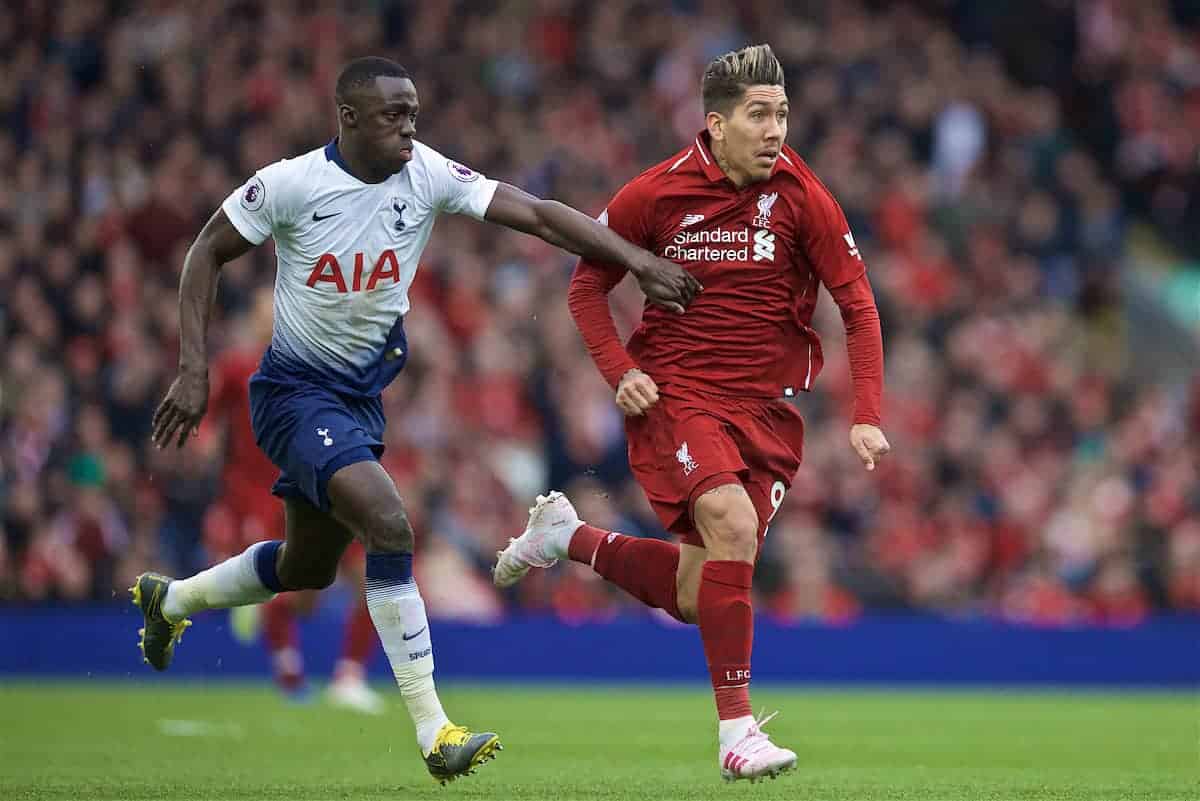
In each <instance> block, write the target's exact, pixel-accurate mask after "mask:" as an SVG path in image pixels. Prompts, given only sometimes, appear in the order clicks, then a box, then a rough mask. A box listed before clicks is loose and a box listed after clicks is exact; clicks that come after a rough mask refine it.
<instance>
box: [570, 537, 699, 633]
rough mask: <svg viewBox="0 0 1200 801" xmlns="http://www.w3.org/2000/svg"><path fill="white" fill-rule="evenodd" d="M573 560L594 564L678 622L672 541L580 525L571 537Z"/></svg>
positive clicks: (676, 548) (676, 562)
mask: <svg viewBox="0 0 1200 801" xmlns="http://www.w3.org/2000/svg"><path fill="white" fill-rule="evenodd" d="M568 555H569V556H570V558H571V560H572V561H577V562H582V564H584V565H593V566H594V567H595V571H596V573H599V574H600V576H601V577H604V578H605V579H606V580H608V582H612V583H613V584H616V585H617V586H619V588H620V589H623V590H625V592H629V594H630V595H631V596H634V597H635V598H637V600H638V601H641V602H642V603H644V604H646V606H648V607H653V608H655V609H662V610H665V612H666V613H667V614H668V615H671V616H672V618H674V619H676V620H678V621H679V622H686V621H685V620H684V619H683V615H680V614H679V604H678V601H677V596H676V573H677V572H678V570H679V546H677V544H676V543H673V542H664V541H662V540H648V538H643V537H630V536H626V535H624V534H616V532H613V531H605V530H604V529H598V528H595V526H594V525H587V524H583V525H581V526H580V528H578V529H576V530H575V535H574V536H572V537H571V542H570V546H569V547H568Z"/></svg>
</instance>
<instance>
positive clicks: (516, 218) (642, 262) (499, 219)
mask: <svg viewBox="0 0 1200 801" xmlns="http://www.w3.org/2000/svg"><path fill="white" fill-rule="evenodd" d="M484 219H486V220H488V221H489V222H494V223H498V224H500V225H503V226H506V227H508V228H512V229H513V230H515V231H521V232H523V233H526V234H533V235H534V236H536V237H540V238H541V239H544V240H545V241H546V242H549V243H550V244H552V245H555V246H557V247H560V248H563V249H564V250H568V251H570V252H571V253H575V254H578V255H580V256H582V257H584V258H585V259H590V260H593V261H598V262H607V263H609V264H616V265H618V266H620V267H623V268H624V269H626V270H628V271H629V272H631V273H633V276H634V277H635V278H636V279H637V282H638V285H639V286H641V288H642V292H643V293H645V295H646V298H647V300H649V301H650V302H651V303H654V304H655V305H658V306H662V307H663V308H666V309H670V310H671V311H673V312H675V313H676V314H683V310H684V307H686V306H687V305H688V304H689V303H690V302H691V301H692V298H693V297H695V295H696V293H698V292H700V291H701V290H703V287H702V286H701V285H700V282H699V281H697V280H696V279H695V277H694V276H692V275H691V274H690V273H688V272H687V271H686V270H684V269H683V268H682V267H680V266H679V265H678V264H676V263H675V262H673V261H668V260H667V259H660V258H659V257H658V256H655V255H654V254H653V253H650V252H649V251H647V250H643V249H642V248H640V247H638V246H637V245H634V244H632V243H630V242H628V241H626V240H625V239H622V238H621V237H620V236H618V235H617V234H616V233H615V232H613V231H612V230H611V229H609V228H608V226H606V225H602V224H601V223H598V222H596V221H595V220H593V219H592V218H591V217H588V216H587V215H586V214H584V213H582V212H580V211H577V210H576V209H573V208H571V207H570V206H567V205H565V204H563V203H559V202H558V201H556V200H543V199H541V198H538V197H534V196H533V195H531V194H529V193H528V192H526V191H524V190H523V189H519V188H517V187H515V186H512V185H511V184H505V183H501V184H500V185H499V186H498V187H497V188H496V194H495V196H494V197H493V198H492V202H491V205H489V206H488V210H487V214H486V215H485V216H484Z"/></svg>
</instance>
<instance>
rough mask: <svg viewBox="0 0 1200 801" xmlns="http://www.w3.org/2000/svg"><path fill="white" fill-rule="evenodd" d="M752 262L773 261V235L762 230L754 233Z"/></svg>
mask: <svg viewBox="0 0 1200 801" xmlns="http://www.w3.org/2000/svg"><path fill="white" fill-rule="evenodd" d="M754 260H755V261H770V262H773V261H775V234H773V233H771V232H770V231H767V230H765V229H762V228H759V229H758V230H757V231H755V232H754Z"/></svg>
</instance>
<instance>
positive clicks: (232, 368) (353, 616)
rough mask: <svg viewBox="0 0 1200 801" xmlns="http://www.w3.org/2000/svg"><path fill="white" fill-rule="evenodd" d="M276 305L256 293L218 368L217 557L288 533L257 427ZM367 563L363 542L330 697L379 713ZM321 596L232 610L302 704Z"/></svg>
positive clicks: (283, 686)
mask: <svg viewBox="0 0 1200 801" xmlns="http://www.w3.org/2000/svg"><path fill="white" fill-rule="evenodd" d="M271 303H272V301H271V292H270V290H261V291H259V292H258V293H257V294H256V295H255V297H254V303H253V305H252V307H251V309H250V311H249V312H248V313H247V315H246V317H245V318H244V319H243V321H242V325H241V326H239V330H238V331H237V335H236V336H237V337H238V340H239V341H236V342H235V343H234V345H233V347H231V348H229V349H228V350H226V351H225V352H224V353H222V354H221V356H220V357H219V358H218V360H217V361H216V362H215V363H214V364H213V373H214V379H213V385H212V400H211V402H210V404H209V408H210V409H211V410H212V412H213V416H212V419H213V420H214V421H216V422H218V423H219V424H221V425H223V426H224V427H225V432H226V447H225V453H226V458H225V467H224V470H223V471H222V476H221V490H222V494H221V498H220V500H219V502H218V504H217V506H216V507H215V508H216V510H218V511H217V514H215V515H214V517H213V523H214V525H210V526H208V532H207V537H206V543H205V544H206V545H207V547H208V550H209V551H210V552H211V553H212V554H213V555H214V557H215V558H216V560H221V559H225V558H227V557H229V556H231V555H232V554H235V553H239V552H241V551H242V550H243V549H245V548H246V547H247V546H248V545H250V544H253V543H255V542H258V541H260V540H264V539H268V538H269V537H270V536H272V535H274V534H275V533H276V532H279V531H282V530H283V523H284V521H283V508H282V507H281V506H280V505H279V501H278V500H277V499H276V498H275V496H273V495H272V494H271V482H272V480H273V479H274V476H275V474H276V473H277V472H278V471H277V470H276V469H275V467H274V465H272V464H271V460H270V459H268V458H267V457H266V455H265V454H264V453H263V452H262V451H261V450H260V449H259V447H258V445H257V444H255V441H254V432H253V431H252V430H251V428H250V390H249V382H250V376H251V375H252V374H253V373H254V371H255V370H257V369H258V364H259V359H260V357H261V354H262V348H263V346H264V344H265V343H267V342H269V341H270V339H271V321H272V309H271ZM221 520H225V521H228V522H227V525H220V524H219V523H220V521H221ZM364 558H365V557H364V553H363V549H362V546H361V545H360V544H358V543H357V541H356V542H355V543H352V544H351V545H350V547H349V548H347V549H346V553H345V555H344V556H343V557H342V565H341V568H342V571H343V572H344V573H345V574H346V575H348V576H350V577H352V578H353V579H354V584H355V600H354V604H353V606H352V607H351V608H350V609H349V611H348V614H347V617H346V623H345V632H344V635H343V640H342V651H341V655H340V657H339V659H338V662H337V665H336V667H335V668H334V675H333V680H332V681H331V683H330V685H329V689H328V697H329V701H330V702H331V703H333V704H334V705H335V706H341V707H346V708H348V709H354V710H356V711H359V712H366V713H368V714H379V713H382V712H383V710H384V701H383V699H382V698H381V697H380V696H379V694H378V693H376V692H375V691H373V690H372V689H371V688H370V686H369V685H368V684H367V682H366V665H367V661H368V660H369V659H370V657H371V654H372V652H373V651H374V649H375V640H376V635H375V627H374V625H373V624H372V622H371V616H370V613H369V612H368V611H367V605H366V600H365V598H364V596H363V590H362V584H363V568H364ZM317 597H318V593H317V592H316V591H315V590H310V591H304V592H292V593H280V594H279V595H276V596H275V597H274V598H272V599H271V600H269V601H267V602H266V603H265V604H261V605H259V606H239V607H234V609H233V610H231V612H230V614H231V616H232V618H233V622H234V631H235V633H237V634H238V635H239V636H240V637H242V638H243V639H247V640H248V639H252V638H253V637H254V636H255V635H256V634H257V633H258V629H259V627H260V625H261V628H262V635H263V640H264V643H265V645H266V647H267V651H268V652H269V653H270V655H271V668H272V671H273V672H274V675H275V683H276V684H277V685H278V686H279V688H280V690H282V691H283V692H284V693H285V694H286V695H288V696H289V697H291V698H295V699H298V700H299V699H303V698H304V697H306V696H307V694H308V686H307V682H306V680H305V675H304V660H303V656H302V654H301V651H300V634H299V627H298V625H297V621H296V618H297V615H304V614H308V613H310V612H312V610H313V608H314V607H315V606H316V603H317Z"/></svg>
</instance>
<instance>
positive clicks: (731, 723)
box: [717, 715, 754, 751]
mask: <svg viewBox="0 0 1200 801" xmlns="http://www.w3.org/2000/svg"><path fill="white" fill-rule="evenodd" d="M753 725H754V716H753V715H743V716H742V717H740V718H730V719H729V720H719V721H717V740H718V741H719V742H720V744H721V750H722V751H726V750H728V749H730V748H733V747H734V746H735V745H737V742H738V740H740V739H742V738H743V737H745V736H746V732H748V731H750V727H751V726H753Z"/></svg>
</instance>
